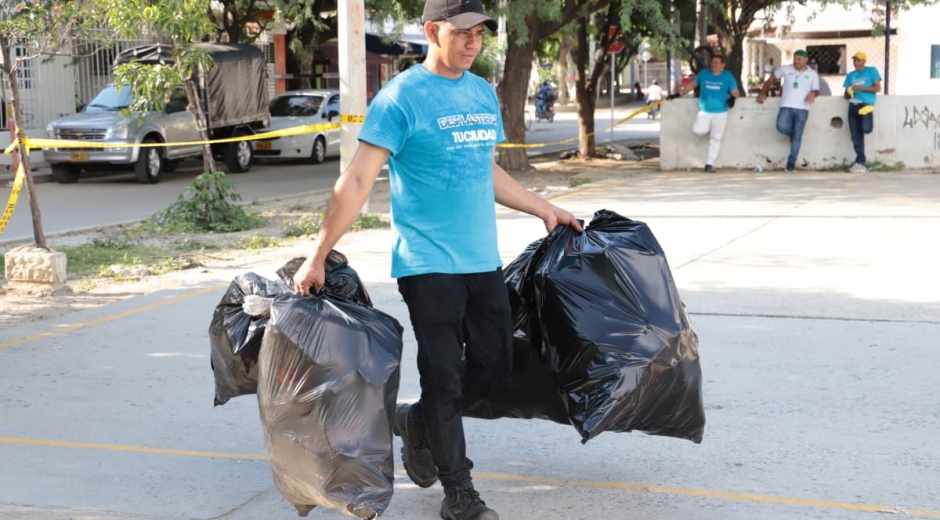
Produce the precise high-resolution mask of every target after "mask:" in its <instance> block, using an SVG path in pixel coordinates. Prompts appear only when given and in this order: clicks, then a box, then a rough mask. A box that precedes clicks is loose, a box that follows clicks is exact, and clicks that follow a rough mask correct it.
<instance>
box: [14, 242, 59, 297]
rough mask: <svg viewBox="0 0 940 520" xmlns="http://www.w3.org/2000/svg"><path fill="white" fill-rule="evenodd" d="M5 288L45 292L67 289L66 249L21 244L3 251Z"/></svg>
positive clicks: (26, 291) (23, 291) (43, 293)
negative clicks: (64, 251)
mask: <svg viewBox="0 0 940 520" xmlns="http://www.w3.org/2000/svg"><path fill="white" fill-rule="evenodd" d="M4 262H5V269H4V271H5V275H6V279H7V287H6V290H7V291H10V292H16V293H25V294H34V295H46V294H55V293H58V292H61V291H63V290H66V289H67V286H66V285H65V281H66V278H67V275H66V258H65V253H61V252H58V251H53V250H51V249H46V248H42V247H38V246H36V245H28V246H20V247H17V248H15V249H12V250H10V251H9V252H7V253H6V254H5V255H4Z"/></svg>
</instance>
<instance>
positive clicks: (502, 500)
mask: <svg viewBox="0 0 940 520" xmlns="http://www.w3.org/2000/svg"><path fill="white" fill-rule="evenodd" d="M557 203H558V204H559V205H563V206H564V207H566V208H568V209H570V210H572V211H573V212H575V213H576V214H577V215H578V216H580V217H583V218H585V219H586V220H589V219H590V216H591V215H592V214H593V213H594V211H596V210H599V209H602V208H607V209H612V210H615V211H618V212H620V213H621V214H623V215H625V216H629V217H631V218H636V219H639V220H643V221H646V222H648V223H649V224H650V226H651V229H652V230H653V232H654V233H655V234H656V236H657V238H658V239H659V241H660V243H661V244H662V246H663V248H664V250H665V251H666V253H667V255H668V259H669V262H670V265H671V268H672V272H673V274H674V276H675V279H676V283H677V286H678V288H679V291H680V294H681V296H682V298H683V300H684V302H685V304H686V306H687V308H688V309H689V311H690V312H691V315H692V319H693V323H694V326H695V328H696V332H697V333H698V335H699V338H700V341H701V344H700V350H701V356H702V370H703V376H704V393H705V401H706V413H707V418H708V424H707V426H706V431H705V438H704V441H703V443H702V444H701V445H695V444H693V443H691V442H688V441H684V440H678V439H671V438H663V437H651V436H646V435H644V434H641V433H632V434H612V433H605V434H603V435H601V436H600V437H598V438H597V439H594V440H592V441H590V442H589V443H587V444H586V445H581V444H580V442H579V441H580V438H579V436H578V435H577V433H576V432H575V430H574V428H571V427H566V426H561V425H557V424H553V423H548V422H545V421H539V420H533V421H524V420H509V419H502V420H497V421H479V420H468V421H467V431H468V441H469V454H470V456H471V457H472V458H473V460H474V463H475V471H476V473H475V476H476V484H477V487H478V489H479V490H480V491H481V493H482V495H483V497H484V498H485V499H486V500H487V504H488V505H491V506H493V507H494V508H495V509H497V510H498V511H499V512H500V514H501V517H502V518H503V519H504V520H530V519H531V520H536V519H538V520H556V519H557V520H581V519H583V520H588V519H590V520H595V519H598V518H603V519H630V518H637V519H649V520H676V519H704V520H711V519H714V520H727V519H732V520H737V519H740V520H754V519H760V520H785V519H794V518H800V519H802V518H824V519H868V518H872V519H877V518H885V517H886V515H887V514H890V513H898V514H899V515H903V516H905V517H915V518H940V486H938V482H940V481H938V475H940V447H938V445H937V438H938V432H940V406H938V403H940V385H938V376H937V371H936V367H937V366H938V365H940V340H937V338H938V337H940V297H938V294H940V277H937V275H936V270H935V265H936V258H937V256H938V249H940V243H938V241H937V239H936V237H937V235H938V228H940V175H931V174H923V173H890V174H867V175H850V174H836V173H829V174H817V173H798V174H795V175H784V174H775V173H766V174H754V173H724V174H716V175H702V174H698V173H659V172H650V173H643V174H640V175H638V176H633V177H625V178H622V179H616V180H612V181H609V182H607V183H603V184H600V183H599V184H588V185H584V186H581V187H579V188H578V189H577V190H573V191H572V192H571V193H568V194H565V195H562V196H560V197H559V198H558V199H557ZM499 226H500V249H501V253H502V255H503V257H504V259H505V260H506V261H509V260H511V259H513V258H515V256H516V255H518V254H519V253H520V252H521V251H522V249H523V248H524V247H525V245H526V244H528V243H529V242H530V241H532V240H534V239H536V238H539V237H540V236H541V235H542V234H544V228H542V227H541V223H540V222H538V221H536V220H535V219H533V218H531V217H527V216H520V215H518V214H515V213H511V212H501V213H500V218H499ZM387 233H388V232H387V231H369V232H365V233H361V234H354V235H349V236H347V237H346V239H345V240H344V242H343V243H342V244H341V245H340V246H339V247H338V249H339V250H340V251H343V252H345V253H346V254H347V255H348V256H349V257H350V261H351V265H352V266H353V267H354V268H355V269H357V270H358V271H359V273H360V275H361V277H362V278H363V281H364V282H365V284H366V285H367V287H368V289H369V291H370V293H371V295H372V297H373V300H374V302H375V305H376V306H377V307H378V308H380V309H382V310H384V311H386V312H388V313H390V314H392V315H394V316H395V317H397V318H398V319H399V320H400V321H401V322H402V323H403V325H405V328H406V331H407V332H406V337H405V357H404V360H403V363H402V366H403V370H402V383H401V391H400V394H399V401H412V400H414V399H416V398H417V396H418V383H417V373H416V368H415V360H414V355H415V344H414V339H413V336H412V335H411V333H410V326H409V325H408V321H407V313H406V310H405V308H404V304H403V303H402V302H401V297H400V296H399V295H398V293H397V291H396V288H395V284H394V282H393V280H391V279H390V278H389V277H388V272H389V266H388V252H387V248H388V243H389V238H388V234H387ZM285 255H286V256H287V255H289V252H286V253H285ZM277 267H278V265H270V266H265V267H264V268H263V269H258V270H256V271H257V272H259V274H262V275H265V276H270V277H273V276H274V274H273V271H274V270H275V269H276V268H277ZM236 274H239V273H236V272H219V273H215V274H214V276H215V279H214V280H213V281H212V282H211V283H208V284H205V285H202V286H198V287H180V288H177V289H173V290H167V291H162V292H158V293H155V294H151V295H147V296H142V297H135V298H132V299H129V300H124V301H121V302H120V303H116V304H113V305H110V306H107V307H103V308H98V309H94V310H89V311H82V312H80V313H76V314H72V315H69V316H65V317H62V318H59V319H54V320H50V321H48V322H38V323H33V324H28V325H22V326H19V327H14V328H11V329H8V330H3V331H0V395H3V398H2V400H0V418H2V419H0V520H14V519H16V520H20V519H34V518H42V519H50V520H66V519H75V520H116V519H142V520H157V519H174V520H189V519H194V520H195V519H199V520H202V519H218V520H256V519H265V520H268V519H270V520H288V519H291V518H296V514H295V512H294V511H293V508H292V507H291V506H290V505H289V504H288V503H287V502H286V501H284V499H283V498H282V497H281V496H280V494H279V493H278V491H277V490H276V489H275V488H274V486H273V483H272V480H271V474H270V470H269V468H268V465H267V463H266V462H265V461H264V448H263V443H262V434H261V428H260V424H259V420H258V410H257V405H256V401H255V400H254V399H253V398H252V397H250V396H249V397H239V398H236V399H234V400H233V401H231V402H229V403H228V404H226V405H225V406H222V407H218V408H213V407H212V397H213V380H212V373H211V371H210V369H209V361H208V351H209V345H208V339H207V335H206V330H207V328H208V325H209V321H210V318H211V315H212V310H213V308H214V307H215V305H216V303H217V302H218V300H219V298H220V297H221V295H222V291H223V288H224V287H225V286H226V285H227V284H228V282H229V281H230V280H231V278H232V277H233V276H235V275H236ZM398 446H399V445H398V444H397V443H396V449H395V452H396V455H397V453H398ZM398 470H399V471H398V472H397V480H396V491H395V496H394V498H393V500H392V503H391V506H390V508H389V510H388V512H387V513H386V514H385V515H384V516H383V518H388V519H392V520H405V519H407V520H415V519H434V518H438V508H439V504H440V499H441V496H442V494H441V489H440V487H438V486H435V487H434V488H431V489H427V490H425V489H418V488H416V487H415V486H414V485H412V484H411V483H410V482H409V481H408V479H407V477H406V476H405V475H404V473H403V472H401V471H400V470H401V467H400V465H399V466H398ZM310 518H314V519H324V520H326V519H335V520H339V519H340V518H346V517H344V516H343V515H342V514H340V513H338V512H336V511H331V510H320V509H317V510H314V511H313V512H312V513H311V514H310Z"/></svg>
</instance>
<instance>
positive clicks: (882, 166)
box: [865, 161, 907, 172]
mask: <svg viewBox="0 0 940 520" xmlns="http://www.w3.org/2000/svg"><path fill="white" fill-rule="evenodd" d="M865 167H866V168H868V171H870V172H897V171H901V170H904V169H906V168H907V165H905V164H904V163H903V162H900V161H898V162H896V163H894V164H890V163H883V162H881V161H872V162H870V163H868V164H866V165H865Z"/></svg>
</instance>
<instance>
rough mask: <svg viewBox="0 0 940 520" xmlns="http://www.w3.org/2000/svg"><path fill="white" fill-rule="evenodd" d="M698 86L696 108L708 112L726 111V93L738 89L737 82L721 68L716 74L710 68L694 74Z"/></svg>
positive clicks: (718, 112)
mask: <svg viewBox="0 0 940 520" xmlns="http://www.w3.org/2000/svg"><path fill="white" fill-rule="evenodd" d="M695 84H696V85H698V86H699V87H700V88H699V96H698V109H699V110H701V111H702V112H707V113H709V114H720V113H722V112H727V111H728V95H729V94H731V91H732V90H737V89H738V82H737V81H735V79H734V76H732V75H731V73H730V72H728V71H726V70H723V71H721V74H718V75H717V76H716V75H714V74H712V71H711V70H703V71H701V72H699V73H698V75H696V76H695Z"/></svg>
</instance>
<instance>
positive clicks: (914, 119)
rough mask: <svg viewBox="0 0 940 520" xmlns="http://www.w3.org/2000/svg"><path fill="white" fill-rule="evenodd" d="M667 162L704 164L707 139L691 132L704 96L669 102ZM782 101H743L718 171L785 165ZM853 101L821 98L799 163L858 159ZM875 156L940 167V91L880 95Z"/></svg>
mask: <svg viewBox="0 0 940 520" xmlns="http://www.w3.org/2000/svg"><path fill="white" fill-rule="evenodd" d="M662 107H663V109H662V133H661V136H660V161H661V168H662V169H663V170H676V169H686V168H696V169H697V168H701V167H702V166H704V164H705V156H706V154H707V150H708V137H707V136H706V137H697V136H695V135H694V134H693V133H692V122H693V121H694V120H695V115H696V114H697V113H698V100H697V99H694V98H690V97H686V98H682V99H676V100H673V101H667V102H665V103H663V105H662ZM779 107H780V99H779V98H770V99H768V100H767V101H765V102H764V104H763V105H758V104H757V102H756V101H755V99H754V98H747V99H740V100H738V102H737V103H736V104H735V107H734V108H733V109H731V111H730V112H729V116H728V127H727V129H726V130H725V135H724V139H723V141H722V146H721V153H720V154H719V155H718V160H717V161H716V164H715V167H716V168H721V167H724V168H744V169H753V168H754V166H755V165H760V166H761V167H762V168H764V169H768V168H772V169H783V167H784V165H785V163H786V157H787V154H788V153H789V151H790V144H789V139H788V138H787V137H786V136H785V135H783V134H781V133H779V132H777V130H776V120H777V112H778V109H779ZM847 112H848V103H847V102H846V101H845V100H844V99H842V98H841V97H838V98H837V97H826V98H819V99H817V101H816V103H815V104H814V105H813V108H812V109H811V110H810V115H809V121H808V122H807V125H806V129H805V131H804V132H803V146H802V149H801V150H800V157H799V162H798V164H797V166H798V167H800V168H807V169H824V168H828V167H831V166H836V165H839V164H843V163H852V162H853V161H854V160H855V152H854V151H853V148H852V140H851V137H850V136H849V130H848V127H847V126H846V120H847ZM865 150H866V156H867V158H868V161H880V162H883V163H887V164H894V163H897V162H903V163H904V164H905V165H906V166H907V167H908V168H925V167H936V166H938V165H940V96H879V97H878V103H877V105H876V109H875V128H874V130H873V131H872V133H871V134H869V135H868V136H866V139H865Z"/></svg>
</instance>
